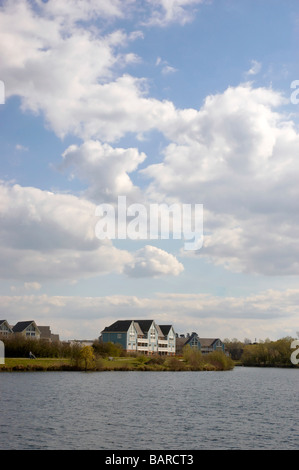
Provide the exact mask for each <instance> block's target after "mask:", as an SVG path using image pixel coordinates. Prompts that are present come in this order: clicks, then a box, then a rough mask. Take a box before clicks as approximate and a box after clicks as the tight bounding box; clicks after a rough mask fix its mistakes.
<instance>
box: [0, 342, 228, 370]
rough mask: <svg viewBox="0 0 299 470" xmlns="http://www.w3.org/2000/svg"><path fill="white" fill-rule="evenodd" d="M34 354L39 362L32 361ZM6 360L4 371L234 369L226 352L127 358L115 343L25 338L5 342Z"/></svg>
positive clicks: (187, 350) (188, 349) (190, 352)
mask: <svg viewBox="0 0 299 470" xmlns="http://www.w3.org/2000/svg"><path fill="white" fill-rule="evenodd" d="M30 353H32V354H33V355H34V356H35V359H30V358H29V354H30ZM5 356H6V357H5V364H4V365H0V371H116V370H117V371H218V370H230V369H232V368H233V367H234V363H233V361H232V360H231V359H230V358H229V357H227V356H226V355H225V354H224V353H222V352H216V351H215V352H212V353H210V354H206V355H202V354H201V353H200V351H198V350H197V351H195V350H193V349H191V348H190V347H186V348H185V349H184V351H183V355H182V356H180V357H177V356H158V355H157V356H145V355H142V354H137V353H136V354H131V355H129V354H126V353H125V351H123V349H122V348H121V346H119V345H114V344H112V343H107V344H101V343H99V342H95V343H94V344H93V345H92V346H81V345H80V344H76V343H75V344H70V343H47V342H45V341H42V340H33V339H26V338H21V337H19V338H11V339H9V340H5Z"/></svg>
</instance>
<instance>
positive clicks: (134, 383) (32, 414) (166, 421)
mask: <svg viewBox="0 0 299 470" xmlns="http://www.w3.org/2000/svg"><path fill="white" fill-rule="evenodd" d="M298 390H299V371H298V370H294V369H259V368H243V367H242V368H235V369H234V370H233V371H228V372H95V373H84V372H33V373H31V372H25V373H18V372H15V373H1V374H0V400H1V414H0V448H1V449H70V450H71V449H98V450H100V449H105V450H122V449H126V450H140V449H145V450H177V449H180V450H196V449H298V447H299V446H298V442H299V441H298V439H299V430H298V406H297V402H296V400H297V399H298V397H297V395H298Z"/></svg>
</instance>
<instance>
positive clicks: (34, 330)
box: [12, 320, 41, 339]
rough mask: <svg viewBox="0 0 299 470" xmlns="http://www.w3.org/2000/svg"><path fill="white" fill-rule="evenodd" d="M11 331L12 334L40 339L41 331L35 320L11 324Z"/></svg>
mask: <svg viewBox="0 0 299 470" xmlns="http://www.w3.org/2000/svg"><path fill="white" fill-rule="evenodd" d="M12 331H13V333H14V334H18V335H22V336H25V337H26V338H35V339H40V336H41V332H40V330H39V329H38V327H37V325H36V323H35V321H33V320H31V321H19V322H18V323H17V324H16V325H15V326H13V328H12Z"/></svg>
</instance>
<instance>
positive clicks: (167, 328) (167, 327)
mask: <svg viewBox="0 0 299 470" xmlns="http://www.w3.org/2000/svg"><path fill="white" fill-rule="evenodd" d="M159 327H160V330H161V331H162V333H163V335H164V336H167V335H168V333H169V332H170V330H171V328H172V325H159Z"/></svg>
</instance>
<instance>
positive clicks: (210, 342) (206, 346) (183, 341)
mask: <svg viewBox="0 0 299 470" xmlns="http://www.w3.org/2000/svg"><path fill="white" fill-rule="evenodd" d="M187 345H189V346H190V347H191V348H196V349H199V350H200V351H201V352H202V354H207V353H209V352H213V351H222V352H225V345H224V343H223V342H222V341H221V340H220V339H219V338H200V337H199V336H198V334H197V333H195V332H193V333H191V335H190V334H187V335H186V336H185V335H181V336H180V337H178V338H177V339H176V354H178V355H179V354H182V352H183V348H184V347H185V346H187Z"/></svg>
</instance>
